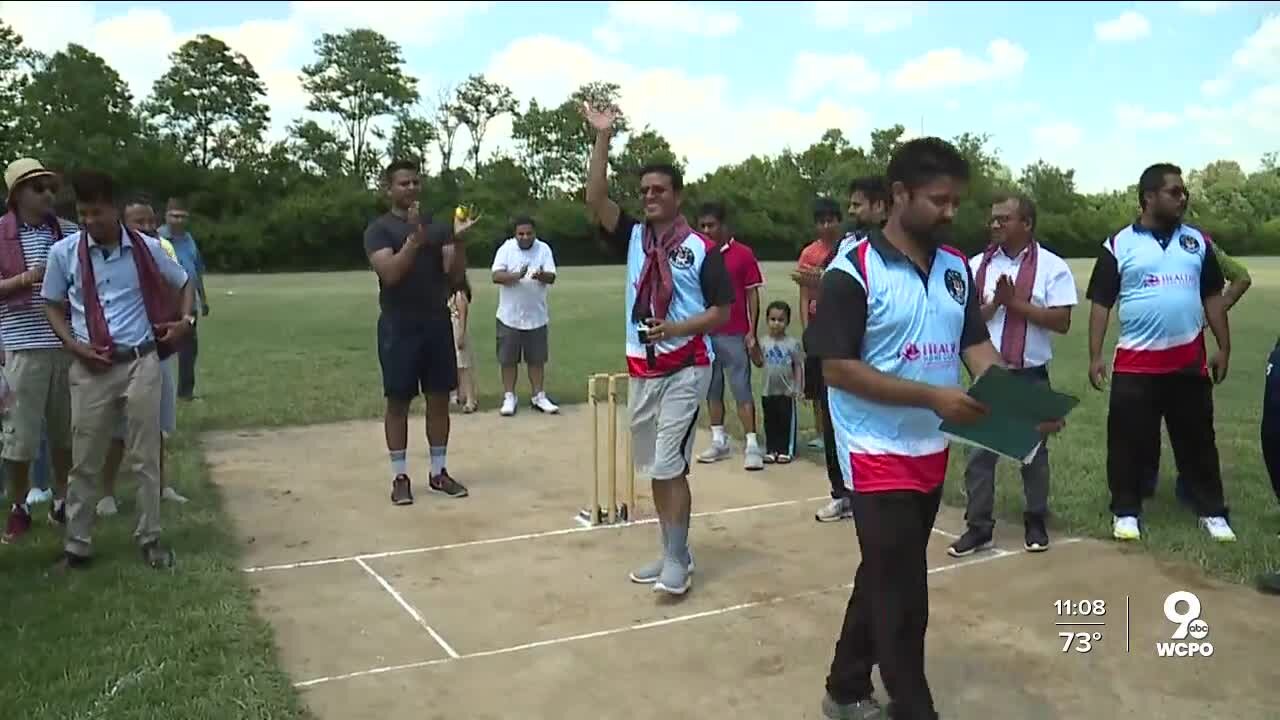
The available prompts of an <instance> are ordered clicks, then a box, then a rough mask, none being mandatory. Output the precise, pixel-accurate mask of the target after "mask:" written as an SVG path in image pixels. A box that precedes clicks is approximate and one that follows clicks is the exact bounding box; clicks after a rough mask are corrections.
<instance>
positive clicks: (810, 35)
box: [0, 1, 1280, 190]
mask: <svg viewBox="0 0 1280 720" xmlns="http://www.w3.org/2000/svg"><path fill="white" fill-rule="evenodd" d="M0 17H3V18H4V19H5V21H6V22H9V23H10V24H12V25H14V26H15V27H17V29H18V30H19V32H21V33H22V34H23V35H24V36H25V37H26V38H27V40H28V41H29V42H30V44H32V45H34V46H36V47H38V48H40V49H42V50H46V51H50V50H55V49H57V48H58V47H60V46H62V45H65V43H66V42H79V43H81V44H84V45H86V46H87V47H89V48H90V49H92V50H94V51H95V52H98V53H99V54H101V55H103V56H104V57H105V58H106V59H107V60H108V61H109V62H110V63H111V64H112V65H113V66H114V67H115V68H116V69H117V70H119V71H120V73H121V74H122V76H124V78H125V79H126V80H127V81H128V82H129V84H130V86H131V87H132V88H133V90H134V92H135V94H137V95H142V94H145V93H146V92H147V91H148V90H149V89H150V86H151V83H152V82H153V81H154V80H155V78H156V77H158V75H159V74H160V73H161V72H163V71H164V69H165V67H166V66H167V60H166V58H167V55H168V53H169V52H171V51H172V50H173V49H174V48H176V47H177V46H178V45H180V44H181V43H182V42H183V41H184V40H186V39H188V38H190V37H191V36H193V35H194V34H196V33H198V32H210V33H212V34H215V35H217V36H219V37H221V38H222V39H223V40H225V41H227V42H228V43H229V44H231V45H232V46H233V47H234V48H236V49H237V50H239V51H241V52H243V53H245V54H246V55H247V56H248V57H249V59H250V60H252V61H253V62H254V64H255V66H256V67H257V68H258V70H259V72H260V73H261V74H262V76H263V78H264V80H265V81H266V83H267V85H268V88H269V90H270V101H271V105H272V112H273V118H272V119H273V127H274V130H273V132H274V133H276V134H278V133H279V132H280V131H281V129H282V128H283V127H284V126H285V125H287V124H288V123H289V122H290V121H291V120H292V119H293V118H295V117H298V116H300V115H303V114H304V113H305V110H304V106H305V103H306V97H305V94H304V93H303V92H302V91H301V88H300V86H299V83H298V80H297V74H298V69H299V68H300V67H301V66H302V65H303V64H304V63H306V62H309V61H310V60H311V59H312V57H313V55H312V43H313V41H314V39H315V38H316V37H318V35H319V34H320V33H321V32H326V31H330V32H332V31H340V30H342V29H344V28H347V27H354V26H358V25H363V26H368V27H373V28H374V29H376V30H379V31H381V32H383V33H384V34H386V35H388V36H389V37H391V38H392V39H394V40H396V41H397V42H398V43H400V44H401V46H402V48H403V50H404V53H405V57H406V60H407V66H408V70H409V72H410V73H412V74H413V75H415V76H417V77H418V78H419V79H420V80H421V85H420V89H421V91H422V94H423V109H424V110H427V109H429V108H430V106H431V105H432V102H433V100H434V97H435V93H436V91H437V89H438V88H440V87H441V86H442V85H444V84H447V83H452V82H457V81H459V80H461V79H462V78H464V77H466V75H467V74H469V73H473V72H483V73H485V74H487V75H488V76H489V77H491V78H493V79H497V80H501V81H502V82H505V83H506V84H508V85H509V86H510V87H511V88H512V89H513V91H514V92H515V93H516V96H517V97H518V98H520V100H521V101H522V103H524V102H526V101H527V100H528V99H529V98H530V97H536V98H538V99H539V101H547V102H559V101H560V100H562V99H563V98H564V97H565V96H566V95H567V94H568V93H569V92H570V91H572V90H573V89H574V88H575V87H577V86H578V85H579V84H581V83H583V82H586V81H588V80H596V79H600V80H613V81H615V82H618V83H620V84H621V85H622V86H623V100H622V108H623V110H624V111H626V112H627V113H628V114H629V115H631V116H632V117H633V118H635V119H636V120H637V121H639V122H640V123H650V124H652V125H653V126H654V127H655V128H657V129H658V130H659V131H661V132H662V133H663V134H664V135H666V136H667V137H668V138H669V139H670V140H671V142H672V144H673V145H674V146H675V148H676V150H677V152H679V153H681V154H683V155H684V156H686V157H687V158H688V160H689V164H690V170H691V171H692V172H693V173H694V174H698V173H701V172H705V171H707V170H710V169H712V168H714V167H715V166H717V165H719V164H722V163H726V162H734V161H737V160H741V159H743V158H745V157H748V156H750V155H752V154H756V153H776V152H778V151H779V150H781V149H783V148H785V147H788V146H789V147H792V148H795V149H803V148H804V147H806V146H807V145H809V144H810V143H812V142H813V141H815V140H817V139H818V137H819V136H820V135H821V133H822V131H823V130H825V129H826V128H828V127H839V128H841V129H843V130H844V131H845V133H846V135H848V136H849V137H850V138H851V139H852V140H853V141H854V142H855V143H858V144H863V145H865V144H866V142H867V139H868V133H869V131H870V130H871V129H874V128H878V127H885V126H888V125H892V124H893V123H902V124H903V125H906V126H907V127H908V129H909V131H910V132H911V133H913V134H919V133H921V132H923V133H924V134H929V135H941V136H944V137H950V136H953V135H955V134H958V133H960V132H964V131H972V132H985V133H987V134H989V135H990V136H991V137H992V145H993V146H994V147H996V148H997V149H998V151H999V154H1000V157H1001V158H1002V160H1003V161H1004V162H1005V163H1006V164H1008V165H1009V166H1010V167H1011V168H1013V170H1014V172H1015V173H1016V172H1017V171H1018V170H1019V169H1020V168H1021V167H1023V166H1024V165H1026V164H1028V163H1030V162H1033V161H1035V160H1036V159H1044V160H1047V161H1049V162H1054V163H1058V164H1061V165H1065V166H1070V167H1074V168H1075V169H1076V171H1077V180H1078V182H1079V184H1080V186H1081V187H1082V188H1083V189H1085V190H1098V189H1104V188H1121V187H1124V186H1125V185H1127V184H1129V183H1132V182H1134V181H1135V180H1136V178H1137V175H1138V173H1139V172H1140V171H1141V169H1142V167H1144V166H1145V165H1147V164H1149V163H1151V162H1156V161H1165V160H1168V161H1172V162H1176V163H1178V164H1181V165H1183V166H1184V167H1185V168H1193V167H1199V166H1202V165H1204V164H1205V163H1207V162H1209V161H1211V160H1215V159H1219V158H1226V159H1233V160H1237V161H1238V162H1240V163H1241V164H1242V165H1243V166H1244V167H1245V168H1246V169H1252V168H1254V167H1256V165H1257V162H1258V160H1259V158H1260V156H1261V155H1262V153H1264V152H1267V151H1271V150H1280V3H1275V2H1252V3H1246V2H1234V3H1233V2H1181V3H1179V2H1162V3H1069V4H1068V3H1034V4H1032V3H989V2H987V3H967V2H946V3H936V2H935V3H926V2H879V3H873V2H816V3H815V2H798V3H791V4H788V5H783V4H781V3H749V4H748V3H699V2H670V1H667V2H659V1H651V2H646V3H607V2H601V3H565V2H560V3H502V2H495V3H483V2H481V3H463V2H450V3H423V2H417V3H388V2H381V3H369V4H367V5H366V4H364V3H356V2H235V3H207V2H206V3H202V2H183V3H143V2H100V3H89V2H67V3H30V2H0ZM51 17H55V18H57V27H58V30H57V32H50V31H49V25H48V22H49V18H51ZM460 142H461V143H462V144H463V145H464V146H465V144H466V143H468V142H469V140H467V139H466V138H465V137H463V138H461V139H460ZM509 143H510V140H509V122H507V121H498V122H496V123H495V124H494V127H493V128H492V129H491V131H490V134H489V137H487V138H486V147H487V148H490V149H502V148H504V147H508V146H509ZM486 154H487V153H486Z"/></svg>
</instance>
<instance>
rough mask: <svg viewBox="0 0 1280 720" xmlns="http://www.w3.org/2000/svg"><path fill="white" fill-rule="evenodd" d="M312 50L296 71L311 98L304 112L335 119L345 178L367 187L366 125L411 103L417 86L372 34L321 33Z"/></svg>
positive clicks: (396, 49)
mask: <svg viewBox="0 0 1280 720" xmlns="http://www.w3.org/2000/svg"><path fill="white" fill-rule="evenodd" d="M315 48H316V55H317V56H318V59H317V60H316V61H315V62H314V63H311V64H310V65H306V66H304V67H303V68H302V87H303V88H304V89H305V90H306V91H307V92H309V93H311V101H310V102H309V103H307V109H308V110H311V111H313V112H324V113H330V114H332V115H336V116H337V117H338V123H339V126H340V127H341V128H342V132H343V135H344V139H345V140H346V143H345V144H346V148H347V152H349V153H350V159H351V175H352V176H353V177H355V178H357V179H358V180H360V181H361V182H366V183H367V182H368V181H369V179H370V177H371V176H372V174H373V172H374V168H373V167H372V166H371V164H370V161H371V158H374V157H376V155H375V154H371V153H370V148H369V131H370V125H371V123H372V122H373V121H374V120H376V119H377V118H380V117H383V116H386V115H391V114H393V113H395V112H396V111H398V110H400V109H402V108H404V107H405V106H407V105H410V104H412V103H413V102H415V101H417V99H418V90H417V84H418V81H417V79H416V78H413V77H411V76H409V75H406V74H405V72H404V69H403V65H404V58H403V57H402V56H401V52H400V46H399V45H398V44H396V43H395V42H392V41H391V40H388V39H387V38H386V37H384V36H382V35H381V34H380V33H377V32H375V31H373V30H369V29H355V30H347V31H346V32H344V33H341V34H333V33H324V34H323V35H321V36H320V37H319V38H318V39H317V40H316V43H315Z"/></svg>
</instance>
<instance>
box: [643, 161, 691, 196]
mask: <svg viewBox="0 0 1280 720" xmlns="http://www.w3.org/2000/svg"><path fill="white" fill-rule="evenodd" d="M649 173H659V174H661V175H666V176H667V177H668V178H670V179H671V189H672V190H675V191H676V192H680V191H681V190H684V174H683V173H681V172H680V171H679V170H677V169H676V166H675V165H672V164H671V163H663V162H659V163H649V164H648V165H645V166H644V167H642V168H640V177H644V176H645V175H648V174H649Z"/></svg>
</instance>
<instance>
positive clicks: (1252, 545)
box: [0, 258, 1280, 720]
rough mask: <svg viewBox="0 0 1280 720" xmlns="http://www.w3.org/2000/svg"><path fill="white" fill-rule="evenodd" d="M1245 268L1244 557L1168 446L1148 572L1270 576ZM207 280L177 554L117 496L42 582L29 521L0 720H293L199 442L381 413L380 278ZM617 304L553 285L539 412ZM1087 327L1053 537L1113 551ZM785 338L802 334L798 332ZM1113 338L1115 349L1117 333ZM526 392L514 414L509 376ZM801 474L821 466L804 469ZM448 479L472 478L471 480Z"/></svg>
mask: <svg viewBox="0 0 1280 720" xmlns="http://www.w3.org/2000/svg"><path fill="white" fill-rule="evenodd" d="M1247 261H1248V265H1249V267H1250V269H1251V271H1252V273H1253V275H1254V278H1255V281H1254V287H1253V289H1252V290H1251V291H1250V293H1249V294H1248V295H1247V296H1246V297H1245V299H1244V300H1243V302H1242V303H1241V304H1240V305H1239V306H1238V308H1237V309H1236V310H1235V311H1234V312H1233V314H1232V316H1231V320H1232V328H1233V330H1234V332H1233V337H1234V346H1235V348H1234V353H1233V357H1232V367H1231V375H1230V377H1229V378H1228V380H1227V381H1226V383H1225V384H1224V385H1222V386H1220V387H1219V388H1218V389H1217V391H1216V401H1217V429H1218V446H1219V450H1220V453H1221V457H1222V465H1223V475H1224V478H1225V482H1226V489H1227V496H1228V502H1229V503H1230V505H1231V507H1232V510H1233V525H1234V527H1235V529H1236V532H1237V534H1238V535H1239V536H1240V541H1239V542H1238V543H1236V544H1234V545H1226V546H1219V545H1215V544H1213V543H1212V542H1210V541H1209V540H1208V538H1207V537H1206V536H1205V535H1204V534H1203V532H1202V531H1200V530H1199V529H1198V528H1197V527H1196V523H1195V519H1194V518H1193V517H1192V516H1191V515H1190V514H1189V513H1188V512H1186V511H1185V510H1183V509H1181V508H1180V507H1179V506H1178V505H1177V503H1176V501H1175V500H1174V499H1173V487H1172V482H1171V475H1172V454H1171V453H1170V452H1169V451H1168V448H1167V446H1166V450H1165V453H1164V455H1163V463H1164V473H1163V474H1164V481H1163V482H1162V485H1161V489H1160V492H1159V494H1158V496H1157V497H1156V498H1155V500H1153V501H1151V502H1149V503H1148V505H1147V511H1146V517H1147V521H1148V532H1147V533H1146V534H1145V536H1144V539H1143V541H1142V546H1143V547H1145V548H1147V549H1149V550H1150V551H1151V552H1153V553H1156V554H1157V555H1158V556H1161V557H1164V558H1168V559H1172V560H1182V561H1187V562H1191V563H1194V564H1197V565H1200V566H1202V567H1203V568H1204V569H1205V570H1206V571H1207V572H1210V573H1212V574H1214V575H1216V576H1220V577H1223V578H1226V579H1232V580H1237V581H1244V580H1247V579H1248V578H1250V577H1251V576H1252V575H1253V574H1254V573H1256V572H1257V571H1260V570H1262V569H1264V568H1266V567H1267V565H1268V563H1272V564H1274V563H1275V562H1276V557H1277V553H1276V546H1277V542H1278V541H1277V540H1276V530H1277V529H1278V528H1280V513H1278V512H1277V504H1276V501H1275V499H1274V498H1273V497H1272V494H1271V490H1270V486H1269V484H1268V482H1267V480H1266V477H1265V472H1264V470H1263V466H1262V460H1261V456H1260V451H1259V448H1258V416H1259V411H1260V400H1261V383H1262V376H1263V369H1264V363H1265V359H1266V357H1267V355H1268V353H1269V352H1270V350H1271V348H1272V346H1273V345H1274V343H1275V341H1276V336H1277V334H1278V333H1280V330H1278V329H1277V326H1276V323H1275V320H1274V317H1273V316H1270V315H1269V311H1273V309H1274V308H1276V307H1280V259H1271V258H1256V259H1247ZM788 269H789V266H788V265H787V264H783V263H770V264H768V265H767V266H766V268H765V274H766V280H767V281H769V282H770V285H769V286H768V293H767V294H768V297H769V299H774V298H783V299H786V300H788V301H790V302H791V303H792V305H793V306H795V305H796V289H795V286H794V285H793V284H792V283H791V281H790V280H789V278H788V277H787V272H788ZM1073 269H1074V270H1075V272H1076V279H1077V283H1078V284H1079V285H1080V286H1081V289H1082V292H1083V286H1084V284H1085V283H1086V281H1087V279H1088V271H1089V263H1087V262H1074V263H1073ZM472 281H473V283H474V286H475V289H476V302H475V305H474V309H473V320H472V329H471V342H472V343H473V345H474V347H475V349H476V352H475V354H476V358H477V361H478V363H479V368H478V373H479V376H478V377H479V387H480V391H481V410H482V411H484V412H495V411H496V407H497V402H498V398H499V395H500V384H499V381H498V373H497V368H496V367H495V365H494V361H493V350H492V348H493V322H494V321H493V311H494V304H495V301H496V289H495V288H494V287H493V286H492V285H491V284H490V283H489V282H488V279H487V273H485V272H481V271H476V272H474V273H473V275H472ZM208 284H209V288H210V291H211V293H212V304H213V313H212V316H211V317H210V318H209V320H208V321H207V322H206V323H205V324H204V326H203V327H202V328H201V336H200V344H201V352H202V355H201V358H200V365H199V386H198V388H197V393H198V394H201V395H203V396H204V399H203V400H202V401H200V402H197V403H194V404H190V405H184V406H183V407H182V408H181V409H180V413H181V415H180V437H179V439H178V440H177V442H175V443H174V444H173V447H172V451H173V454H172V455H171V457H170V468H171V473H172V477H173V482H174V484H175V485H176V486H178V487H179V488H180V489H181V490H182V491H183V492H184V493H185V494H187V495H188V496H189V497H190V498H191V499H192V502H191V503H190V504H189V505H186V506H184V507H183V508H181V509H175V508H174V506H172V505H168V504H166V506H165V512H166V539H167V540H168V541H169V542H171V543H172V544H173V545H174V546H175V548H176V549H177V551H178V561H179V565H178V569H177V571H176V573H175V574H173V575H167V574H157V573H155V572H153V571H151V570H148V569H146V568H144V566H143V565H142V563H141V562H140V560H139V557H138V555H137V552H136V550H135V548H134V547H133V545H132V543H131V540H130V533H131V530H132V521H133V514H132V513H133V507H134V503H132V502H130V501H129V499H128V498H127V496H126V502H125V506H124V507H123V508H122V514H121V515H120V516H118V517H116V518H112V519H111V520H109V521H106V522H101V523H100V524H99V528H100V530H99V532H98V534H97V537H96V546H97V553H98V556H99V558H100V560H99V562H98V563H97V565H96V567H94V568H93V569H91V570H89V571H88V572H85V573H84V574H78V575H74V576H72V577H71V578H59V577H51V576H47V575H46V569H47V568H48V566H49V565H50V564H51V563H52V561H53V560H54V559H55V558H56V556H57V553H58V549H59V537H58V535H57V534H56V533H55V532H54V531H53V529H52V528H50V527H49V526H48V524H47V521H46V520H45V519H44V518H43V517H40V518H39V519H38V522H37V528H36V530H35V532H33V533H32V536H31V540H30V541H29V542H27V543H26V544H25V545H22V546H16V547H11V546H5V547H3V548H2V549H0V578H2V581H0V582H2V587H3V590H4V592H3V593H2V594H0V648H2V649H3V655H2V659H0V698H4V701H5V713H4V714H5V716H6V717H15V718H77V719H81V718H83V719H88V718H111V720H124V719H126V718H155V719H156V720H160V719H162V718H163V719H164V720H168V719H169V718H237V719H240V718H246V719H247V718H284V717H305V714H304V713H303V711H302V710H301V707H300V704H299V701H298V699H297V696H296V694H295V693H294V691H293V690H292V688H291V686H290V680H289V678H287V677H286V676H285V675H284V674H283V673H282V672H281V671H280V670H279V669H278V666H277V664H276V662H275V658H274V651H273V649H272V641H271V635H270V629H269V628H268V627H267V626H266V624H265V623H264V622H262V621H261V620H259V619H258V618H257V617H256V616H255V615H254V614H253V612H252V605H251V602H252V598H251V596H250V593H249V590H248V589H247V586H246V585H245V583H244V582H242V575H241V574H240V573H239V572H238V568H239V567H240V563H239V561H238V556H239V551H238V549H237V547H236V546H235V544H234V543H233V542H232V540H231V539H230V533H229V531H228V524H227V519H226V517H225V516H224V514H223V511H222V509H221V506H220V502H219V497H218V493H217V492H216V490H215V489H214V488H213V486H212V485H211V484H210V482H209V481H208V478H207V474H206V472H205V468H204V466H203V462H202V458H201V455H200V452H199V448H198V443H197V438H198V435H199V433H200V432H201V431H205V430H211V429H230V428H245V427H255V426H279V425H298V424H312V423H322V422H328V421H334V420H343V419H353V418H364V417H376V416H379V415H380V414H381V412H382V401H381V398H380V392H379V390H380V382H379V374H378V366H377V359H376V356H375V350H374V320H375V317H376V315H377V298H376V281H375V279H374V276H373V275H372V274H371V273H368V272H353V273H333V274H313V275H282V276H223V277H214V278H211V279H210V280H209V283H208ZM228 292H232V293H234V294H231V295H228ZM621 294H622V282H621V277H620V269H619V268H616V267H608V268H565V269H564V270H563V271H562V273H561V275H560V278H559V281H558V283H557V285H556V286H555V288H553V291H552V298H553V299H552V306H553V308H552V318H553V319H552V331H551V340H552V347H553V350H552V362H551V364H550V365H549V366H548V391H549V393H550V394H551V396H552V398H553V399H555V400H557V401H558V402H561V403H573V402H580V401H581V400H582V399H583V397H584V395H585V377H586V375H587V374H588V373H590V372H602V371H609V370H615V371H616V370H621V369H622V368H623V363H622V350H621V337H620V334H621V332H620V327H619V319H620V318H621V316H622V309H621ZM1086 318H1087V308H1086V306H1084V305H1081V306H1080V309H1079V311H1078V312H1077V313H1076V316H1075V325H1074V327H1073V329H1072V332H1071V333H1070V335H1069V336H1066V337H1064V338H1061V339H1060V340H1059V341H1058V342H1057V346H1056V354H1057V360H1056V362H1055V365H1054V369H1053V381H1054V384H1055V386H1056V387H1057V388H1058V389H1061V390H1063V391H1066V392H1069V393H1073V394H1077V395H1079V396H1080V397H1081V398H1083V403H1082V405H1081V407H1080V408H1079V409H1078V410H1077V411H1076V413H1075V414H1074V415H1073V416H1072V418H1071V422H1070V424H1069V426H1068V428H1067V429H1066V430H1065V431H1064V432H1063V434H1062V436H1061V437H1060V438H1059V439H1058V440H1056V441H1055V443H1054V444H1053V445H1052V451H1051V458H1052V466H1053V489H1052V507H1053V511H1054V515H1055V520H1054V526H1053V527H1054V528H1056V530H1055V532H1057V533H1058V534H1063V533H1072V534H1081V535H1091V536H1098V537H1107V536H1108V535H1109V532H1110V526H1109V521H1110V517H1109V514H1108V511H1107V492H1106V481H1105V473H1104V449H1105V436H1104V428H1105V410H1106V395H1105V394H1102V393H1098V392H1095V391H1093V390H1092V389H1091V388H1090V387H1089V385H1088V381H1087V379H1086V375H1085V366H1086V353H1087V348H1086ZM792 331H793V333H797V334H798V333H799V327H798V326H793V328H792ZM1109 336H1110V339H1112V340H1114V338H1115V336H1116V329H1115V325H1114V321H1113V325H1112V329H1111V331H1110V333H1109ZM520 392H521V395H522V398H523V399H524V400H525V401H527V397H528V391H527V382H526V380H525V379H524V378H523V377H522V378H521V387H520ZM420 409H421V405H420V404H419V405H417V406H415V411H419V412H420V411H421V410H420ZM806 420H808V418H806ZM806 429H807V428H806ZM412 447H413V448H414V449H413V453H414V457H413V459H412V463H413V464H414V465H415V466H421V465H422V463H423V462H424V461H425V460H424V458H425V454H426V453H425V448H424V447H423V445H422V442H421V441H420V440H419V439H417V438H414V439H413V440H412ZM955 455H956V457H955V459H954V460H953V462H955V463H956V466H955V467H954V468H953V471H959V470H960V462H961V458H960V455H961V453H956V454H955ZM811 459H813V460H814V461H820V457H818V456H816V455H813V454H811ZM457 473H458V476H459V478H461V479H463V480H464V482H466V481H467V476H466V470H465V468H458V469H457ZM812 477H813V482H812V487H810V488H809V490H808V491H810V492H811V493H812V494H815V495H817V494H821V492H822V491H823V488H824V487H825V485H826V480H825V477H824V475H823V473H822V471H821V470H820V469H819V468H818V467H817V466H815V467H814V468H813V473H812ZM958 477H959V475H958V473H957V472H953V474H952V476H951V479H950V481H949V484H948V491H947V500H948V502H949V503H952V504H959V503H960V502H962V496H961V492H960V483H958V482H957V478H958ZM1000 477H1001V484H1000V493H999V496H998V506H997V511H998V512H999V513H1000V516H1001V518H1002V520H1004V521H1006V522H1017V520H1018V518H1020V513H1021V488H1020V483H1019V481H1018V480H1017V476H1016V471H1015V470H1014V469H1013V468H1011V467H1009V466H1008V465H1007V464H1006V465H1005V466H1003V467H1002V470H1001V476H1000ZM385 480H386V478H385V477H383V476H382V475H374V476H371V477H369V478H367V482H368V483H369V488H370V492H383V491H384V490H385V487H384V483H385ZM307 481H308V478H306V477H298V478H297V479H296V482H298V483H300V484H301V483H306V482H307ZM472 482H473V487H474V480H473V481H472ZM130 486H131V484H126V487H130ZM695 503H696V501H695ZM44 509H47V506H45V508H42V510H44Z"/></svg>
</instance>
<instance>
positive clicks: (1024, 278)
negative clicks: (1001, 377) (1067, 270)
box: [975, 238, 1040, 368]
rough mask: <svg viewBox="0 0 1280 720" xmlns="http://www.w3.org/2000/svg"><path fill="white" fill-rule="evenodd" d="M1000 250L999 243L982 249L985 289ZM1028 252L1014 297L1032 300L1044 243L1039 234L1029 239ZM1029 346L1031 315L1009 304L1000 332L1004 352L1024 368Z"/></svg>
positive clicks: (981, 285) (980, 280) (980, 275)
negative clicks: (1014, 309) (1039, 239)
mask: <svg viewBox="0 0 1280 720" xmlns="http://www.w3.org/2000/svg"><path fill="white" fill-rule="evenodd" d="M998 252H1000V246H999V245H990V246H988V247H987V249H986V250H985V251H983V253H982V261H981V263H979V265H978V277H977V278H976V279H975V281H976V282H977V283H978V287H979V288H980V289H981V290H982V292H986V287H987V266H988V265H990V264H991V258H993V257H995V254H996V253H998ZM1025 252H1026V254H1027V256H1026V257H1025V258H1024V259H1023V260H1022V264H1021V265H1019V266H1018V277H1017V278H1016V279H1014V281H1013V295H1014V297H1016V298H1018V299H1020V300H1025V301H1026V302H1031V291H1032V289H1033V288H1034V287H1035V283H1036V265H1037V263H1038V262H1039V260H1040V247H1039V244H1038V243H1036V239H1035V238H1031V242H1029V243H1027V247H1026V250H1025ZM1026 350H1027V316H1026V315H1023V314H1021V313H1016V312H1013V311H1012V310H1010V309H1009V308H1007V307H1006V308H1005V309H1004V333H1003V334H1002V335H1001V336H1000V355H1001V357H1003V358H1004V361H1005V364H1006V365H1008V366H1009V367H1011V368H1020V367H1022V366H1023V365H1024V364H1026Z"/></svg>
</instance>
